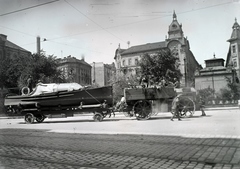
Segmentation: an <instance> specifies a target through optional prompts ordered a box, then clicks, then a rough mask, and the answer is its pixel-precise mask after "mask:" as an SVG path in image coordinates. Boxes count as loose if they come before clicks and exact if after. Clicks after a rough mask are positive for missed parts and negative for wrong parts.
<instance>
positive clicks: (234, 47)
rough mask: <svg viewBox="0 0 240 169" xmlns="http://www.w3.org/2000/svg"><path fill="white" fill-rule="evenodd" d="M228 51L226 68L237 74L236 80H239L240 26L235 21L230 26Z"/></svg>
mask: <svg viewBox="0 0 240 169" xmlns="http://www.w3.org/2000/svg"><path fill="white" fill-rule="evenodd" d="M227 41H228V42H229V43H230V44H229V51H228V54H227V61H226V67H229V66H230V67H231V66H233V68H234V69H235V71H236V73H237V78H238V79H240V26H239V24H238V22H237V19H235V22H234V24H233V26H232V34H231V37H230V39H229V40H227Z"/></svg>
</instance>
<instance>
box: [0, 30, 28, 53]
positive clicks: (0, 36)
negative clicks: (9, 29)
mask: <svg viewBox="0 0 240 169" xmlns="http://www.w3.org/2000/svg"><path fill="white" fill-rule="evenodd" d="M0 41H3V42H5V46H6V47H9V48H12V49H16V50H21V51H24V52H29V53H31V52H30V51H28V50H26V49H23V48H22V47H20V46H18V45H16V44H14V43H12V42H10V41H9V40H7V35H4V34H0Z"/></svg>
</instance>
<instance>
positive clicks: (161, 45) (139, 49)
mask: <svg viewBox="0 0 240 169" xmlns="http://www.w3.org/2000/svg"><path fill="white" fill-rule="evenodd" d="M166 47H167V46H166V43H165V41H163V42H156V43H147V44H145V45H138V46H132V47H130V48H128V49H126V50H125V51H123V52H122V53H121V55H127V54H132V53H140V52H147V51H153V50H158V49H162V48H166Z"/></svg>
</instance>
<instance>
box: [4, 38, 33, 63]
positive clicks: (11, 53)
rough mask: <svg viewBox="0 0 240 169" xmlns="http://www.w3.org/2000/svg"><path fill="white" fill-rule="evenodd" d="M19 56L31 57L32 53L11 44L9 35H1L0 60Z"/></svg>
mask: <svg viewBox="0 0 240 169" xmlns="http://www.w3.org/2000/svg"><path fill="white" fill-rule="evenodd" d="M18 56H24V57H31V52H29V51H27V50H26V49H23V48H22V47H20V46H18V45H16V44H14V43H12V42H10V41H9V40H8V39H7V35H3V34H0V59H4V58H6V57H18Z"/></svg>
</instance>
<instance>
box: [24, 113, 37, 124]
mask: <svg viewBox="0 0 240 169" xmlns="http://www.w3.org/2000/svg"><path fill="white" fill-rule="evenodd" d="M24 120H25V122H26V123H27V124H32V123H33V122H34V120H35V117H34V115H33V114H32V113H28V114H26V115H25V117H24Z"/></svg>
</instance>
